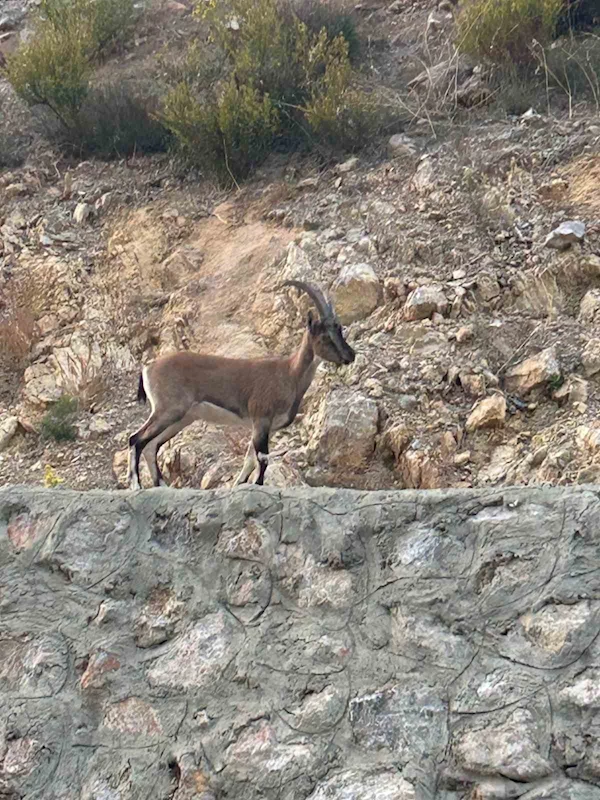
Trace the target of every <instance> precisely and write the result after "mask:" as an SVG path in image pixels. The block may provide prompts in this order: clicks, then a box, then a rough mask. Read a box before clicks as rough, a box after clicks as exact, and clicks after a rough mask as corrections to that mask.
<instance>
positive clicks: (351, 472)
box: [0, 0, 600, 489]
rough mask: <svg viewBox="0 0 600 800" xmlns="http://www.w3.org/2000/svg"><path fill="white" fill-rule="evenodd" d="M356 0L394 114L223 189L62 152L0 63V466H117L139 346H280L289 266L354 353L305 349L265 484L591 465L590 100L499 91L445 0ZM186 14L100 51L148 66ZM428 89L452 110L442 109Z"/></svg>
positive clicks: (8, 15) (172, 455) (432, 480)
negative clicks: (64, 418)
mask: <svg viewBox="0 0 600 800" xmlns="http://www.w3.org/2000/svg"><path fill="white" fill-rule="evenodd" d="M28 12H29V9H28V8H27V7H26V6H25V5H24V4H23V3H22V2H20V0H14V2H13V0H11V2H6V3H4V5H3V7H2V11H1V13H0V52H2V51H4V52H7V51H9V50H10V49H11V48H14V47H16V46H17V44H18V42H19V41H20V40H21V39H26V38H27V35H28V30H29V27H28V26H29V24H30V23H29V19H30V15H29V13H28ZM354 13H355V14H356V16H357V19H358V25H359V30H360V32H361V35H362V36H363V39H364V41H365V42H366V43H367V45H366V48H367V51H366V56H365V58H364V61H365V64H363V67H362V69H363V71H364V72H365V74H366V75H367V77H368V78H369V80H372V81H377V82H378V83H379V84H380V85H381V86H382V87H384V88H385V90H386V91H388V92H389V93H390V98H391V99H390V102H397V103H399V102H405V100H403V99H402V98H403V97H405V96H406V97H408V98H409V99H410V101H411V102H410V104H408V105H407V109H408V111H407V122H406V124H405V125H404V126H402V129H400V128H398V129H397V130H390V131H389V132H388V135H387V136H386V138H385V141H383V142H373V147H372V148H371V149H369V150H367V151H364V150H363V151H362V152H361V153H360V154H358V155H355V156H352V157H350V158H348V159H346V160H343V159H342V160H338V161H337V162H336V161H334V160H331V159H323V158H317V157H316V156H311V157H300V156H295V157H290V156H288V155H286V156H282V155H273V156H272V157H271V158H270V159H269V160H268V161H267V162H266V163H265V165H264V166H263V167H262V168H261V170H260V171H259V172H258V173H257V174H256V175H255V176H254V178H253V179H252V180H250V181H249V182H247V183H246V184H243V185H242V186H241V187H238V188H237V189H235V190H234V191H224V190H222V189H220V188H218V187H216V186H215V185H214V184H213V183H211V182H208V181H206V180H201V179H199V177H198V176H197V175H196V174H195V173H192V172H190V171H189V170H186V169H184V168H182V167H181V165H179V164H178V163H177V162H176V161H174V160H173V159H172V158H171V157H170V156H167V155H156V156H145V155H144V154H143V153H140V154H136V155H135V156H133V157H131V158H128V159H122V160H113V161H108V162H101V161H92V160H86V161H81V160H77V159H74V158H66V157H65V156H64V155H61V154H60V153H58V152H57V151H55V150H54V149H53V148H52V147H51V146H50V145H49V144H48V143H47V142H46V141H45V140H44V138H43V137H42V136H41V134H40V132H39V126H38V125H37V123H36V119H35V117H34V116H32V115H31V112H30V111H28V110H27V109H26V108H25V107H24V106H22V105H21V104H20V102H19V101H18V100H17V99H16V98H15V97H14V96H13V95H12V93H11V89H10V87H9V85H8V83H7V82H6V81H4V80H1V79H0V102H1V103H2V105H1V109H2V112H3V118H2V121H1V122H0V143H1V142H4V143H5V144H6V142H7V141H8V140H9V139H10V141H11V147H10V149H11V151H13V152H12V155H11V157H10V158H9V157H6V154H2V153H0V156H2V155H4V163H6V166H4V167H3V168H2V169H0V265H1V267H2V272H1V275H0V280H1V284H0V291H1V293H2V295H1V297H2V310H1V311H2V315H3V316H2V319H0V367H1V373H0V377H1V379H2V380H1V383H0V403H1V405H2V416H1V422H0V425H1V431H2V433H1V435H0V447H1V449H2V452H1V454H0V479H1V480H2V481H3V482H11V483H16V482H19V483H35V484H39V483H41V482H44V481H45V482H46V483H49V484H50V485H53V484H56V483H58V482H62V483H63V484H64V485H66V486H72V487H75V488H92V487H99V488H109V487H115V486H117V485H123V477H124V468H125V460H126V451H125V450H124V448H125V445H126V442H127V438H128V435H129V433H130V432H131V431H132V430H134V429H135V428H136V427H138V426H139V424H140V423H141V421H142V420H143V419H144V409H142V408H140V407H139V406H138V405H137V404H136V403H135V394H136V388H137V376H138V373H139V369H140V366H141V365H142V364H143V363H145V362H147V361H148V360H150V359H152V358H153V357H155V356H156V355H158V354H160V353H165V352H168V351H170V350H173V349H181V348H186V349H192V350H204V351H206V352H212V353H221V354H228V355H239V356H241V355H258V354H263V353H269V352H277V353H285V352H290V351H291V350H292V348H294V347H295V346H296V345H297V344H298V342H299V340H300V337H301V333H302V326H303V317H302V313H303V310H304V308H305V306H304V305H303V303H302V302H301V301H300V300H299V299H298V298H296V297H295V295H293V294H292V293H289V294H288V293H281V292H278V291H276V286H277V285H278V284H279V283H280V281H281V280H282V279H284V278H292V277H299V278H304V279H307V278H308V279H310V280H313V281H317V282H319V283H321V285H322V286H323V287H324V288H325V289H326V290H328V291H329V292H330V293H331V296H332V297H333V298H334V301H335V303H336V306H337V309H338V312H339V314H340V317H341V318H342V320H343V322H344V323H345V324H346V325H347V331H348V339H349V341H350V342H351V343H352V344H353V346H354V347H355V348H356V351H357V359H356V362H355V363H354V364H353V365H352V366H351V367H350V368H343V369H334V368H332V367H330V366H329V365H322V366H321V367H320V368H319V371H318V373H317V377H316V379H315V382H314V384H313V386H312V387H311V390H310V392H309V395H308V396H307V399H306V402H305V406H304V408H303V412H302V416H301V418H299V420H298V421H297V423H296V424H295V425H294V426H292V427H291V428H290V429H288V430H287V431H286V432H282V433H281V434H278V435H277V437H276V438H275V440H274V443H273V451H274V456H275V458H274V461H273V462H272V467H271V468H270V471H269V473H268V482H269V483H271V484H274V485H278V486H296V485H302V484H310V485H316V486H320V485H332V486H351V487H357V488H368V489H372V488H386V487H399V488H402V487H407V488H408V487H410V488H435V487H448V486H457V487H468V486H481V485H485V484H492V485H497V484H503V483H506V484H535V483H550V484H566V483H577V482H590V481H596V480H597V479H598V478H599V472H600V464H599V463H598V454H599V453H600V424H598V423H597V419H598V406H599V403H600V392H599V385H598V376H599V375H600V188H599V187H600V118H599V117H598V107H597V105H596V104H595V103H594V102H593V97H592V98H591V99H588V100H586V99H581V100H578V101H577V102H573V98H572V97H570V96H569V95H568V93H566V92H565V95H564V97H562V95H561V93H560V92H554V93H553V95H552V98H550V96H549V95H545V94H544V95H541V96H537V97H535V98H534V103H533V105H532V106H531V107H528V108H527V109H520V110H519V113H518V114H515V113H512V114H511V113H509V112H508V111H507V106H506V104H505V105H504V106H502V105H501V104H499V103H498V102H496V100H497V98H495V97H494V96H493V92H492V91H491V90H490V88H489V84H486V83H485V82H484V80H483V77H482V71H481V69H480V68H479V67H478V66H477V65H473V64H468V63H463V61H462V59H458V58H456V57H455V56H453V55H451V41H452V35H453V34H452V26H453V14H454V13H455V9H454V6H453V5H452V4H449V3H447V2H446V0H442V2H441V3H440V4H439V6H438V5H436V4H435V3H429V2H421V0H415V2H413V3H410V2H403V0H395V2H388V0H368V2H366V3H361V4H359V5H358V6H356V8H355V9H354ZM196 24H197V23H196V21H195V18H194V17H193V16H192V6H191V4H188V3H181V2H175V0H153V1H152V3H151V4H149V5H148V8H147V10H146V12H145V15H144V17H143V19H142V22H141V23H140V30H139V31H138V35H137V36H136V37H135V39H134V41H133V42H132V43H131V45H130V46H129V47H128V48H127V49H126V50H125V51H124V52H122V53H120V54H119V55H118V56H116V57H115V58H114V59H113V60H112V61H111V62H110V63H108V64H106V65H105V66H104V67H103V69H104V70H106V71H110V72H111V73H112V74H113V75H114V76H117V77H121V78H123V79H124V78H126V77H129V76H131V75H144V76H146V77H147V76H152V75H157V76H159V75H160V70H161V69H162V67H161V64H162V63H164V53H165V52H166V53H167V54H169V53H176V52H177V49H178V48H180V47H181V42H182V41H183V40H184V39H185V37H186V36H188V35H190V32H192V31H193V30H194V26H195V25H196ZM159 52H160V53H161V54H162V58H163V60H161V59H159V58H158V57H157V54H158V53H159ZM449 54H450V55H449ZM424 66H426V67H427V68H426V69H425V70H424V69H423V67H424ZM400 89H402V91H403V92H404V91H406V92H408V94H407V95H404V94H402V93H400V92H399V90H400ZM449 93H451V95H452V98H453V100H454V102H455V103H457V104H458V105H459V106H460V107H461V108H462V111H461V112H460V113H455V114H449V113H446V105H447V100H448V96H449ZM550 100H552V103H550ZM569 101H571V102H569ZM465 107H468V108H465ZM408 112H410V113H408ZM15 132H16V136H15ZM64 397H68V398H74V399H75V400H76V401H77V407H78V412H77V414H76V417H75V418H74V427H75V429H76V438H74V439H72V438H68V439H67V440H65V441H56V436H52V435H48V430H49V428H48V424H47V410H48V408H50V407H51V406H52V404H53V403H55V402H56V401H58V400H60V399H61V398H64ZM45 419H46V424H44V420H45ZM245 437H246V434H245V433H244V431H241V430H240V431H238V430H235V429H230V430H221V429H216V428H208V427H205V426H202V425H201V424H199V423H198V424H195V425H194V426H192V427H191V428H189V429H187V430H186V431H184V432H183V433H182V434H180V435H179V436H178V437H177V438H176V439H174V440H173V442H172V443H171V444H170V445H169V446H168V447H166V448H165V449H164V452H163V453H162V463H163V469H164V471H165V473H166V476H167V477H168V478H169V479H170V481H171V482H172V484H173V485H175V486H202V487H217V486H224V485H228V484H230V483H231V482H232V480H233V478H234V477H235V475H236V473H237V471H238V469H239V467H240V463H241V460H242V458H243V453H244V450H245V446H246V440H245ZM59 438H60V437H59ZM146 479H147V476H146Z"/></svg>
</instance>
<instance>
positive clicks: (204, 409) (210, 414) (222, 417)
mask: <svg viewBox="0 0 600 800" xmlns="http://www.w3.org/2000/svg"><path fill="white" fill-rule="evenodd" d="M188 414H189V415H190V416H192V417H193V418H194V419H195V420H196V419H201V420H203V421H204V422H210V423H212V424H213V425H242V426H244V427H245V428H248V427H250V426H251V425H252V423H251V422H250V420H249V419H243V417H239V416H238V415H237V414H234V413H233V411H227V409H225V408H221V407H220V406H215V405H213V404H212V403H206V402H204V403H194V405H193V406H192V407H191V409H190V410H189V412H188Z"/></svg>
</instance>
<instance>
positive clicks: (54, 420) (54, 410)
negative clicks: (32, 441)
mask: <svg viewBox="0 0 600 800" xmlns="http://www.w3.org/2000/svg"><path fill="white" fill-rule="evenodd" d="M77 406H78V404H77V400H75V399H74V398H73V397H69V396H68V395H63V397H61V398H60V400H57V401H56V403H53V404H52V405H51V406H50V408H49V409H48V411H46V413H45V414H44V418H43V419H42V425H41V434H42V438H44V439H54V440H55V441H56V442H66V441H74V440H75V439H76V438H77V429H76V428H75V426H74V425H73V422H74V420H75V416H76V414H77Z"/></svg>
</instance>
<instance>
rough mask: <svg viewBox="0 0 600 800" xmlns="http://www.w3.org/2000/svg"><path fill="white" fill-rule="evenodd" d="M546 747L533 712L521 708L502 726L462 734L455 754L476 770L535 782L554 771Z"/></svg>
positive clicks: (458, 738) (468, 767) (464, 765)
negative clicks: (545, 754) (541, 739)
mask: <svg viewBox="0 0 600 800" xmlns="http://www.w3.org/2000/svg"><path fill="white" fill-rule="evenodd" d="M542 750H543V744H542V742H540V741H539V739H538V734H537V730H536V726H535V720H534V717H533V715H532V714H531V712H530V711H529V710H526V709H521V708H519V709H517V710H516V711H514V712H513V713H512V714H511V715H510V717H509V718H508V719H507V721H506V722H505V723H503V724H501V725H497V726H490V727H487V728H481V727H479V726H477V727H476V726H473V728H472V729H471V730H466V731H464V732H463V733H462V734H459V735H458V737H457V745H456V750H455V753H456V758H457V760H458V762H459V763H460V764H461V766H463V767H464V768H465V769H468V770H472V771H473V772H475V773H479V774H481V773H482V772H483V773H484V774H488V775H490V774H500V775H503V776H505V777H507V778H511V779H513V780H517V781H533V780H536V779H538V778H544V777H546V776H547V775H550V774H551V773H552V771H553V768H552V765H551V764H550V763H549V762H548V760H547V759H546V758H545V757H544V755H542Z"/></svg>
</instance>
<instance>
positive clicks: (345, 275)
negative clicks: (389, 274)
mask: <svg viewBox="0 0 600 800" xmlns="http://www.w3.org/2000/svg"><path fill="white" fill-rule="evenodd" d="M331 293H332V296H333V303H334V307H335V311H336V314H337V315H338V317H339V319H340V322H341V323H342V324H343V325H349V324H350V323H351V322H356V321H357V320H359V319H364V318H365V317H368V316H369V314H371V312H373V311H374V310H375V309H376V308H377V306H378V305H379V303H380V302H381V297H382V286H381V283H380V282H379V278H378V277H377V274H376V273H375V270H374V269H373V267H372V266H371V265H370V264H347V265H346V266H344V267H342V269H341V271H340V273H339V275H338V277H337V280H336V281H335V283H334V285H333V287H332V290H331Z"/></svg>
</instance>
